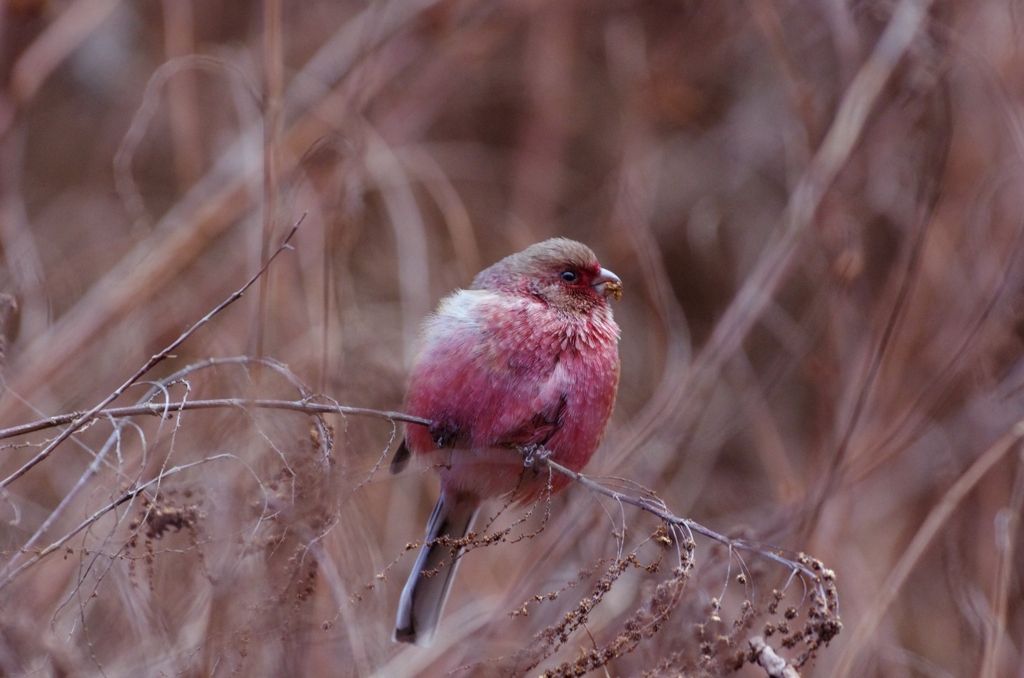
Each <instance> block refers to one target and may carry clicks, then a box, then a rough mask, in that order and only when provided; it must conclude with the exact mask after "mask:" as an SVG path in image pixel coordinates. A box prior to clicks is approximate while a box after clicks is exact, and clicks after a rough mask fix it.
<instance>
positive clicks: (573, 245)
mask: <svg viewBox="0 0 1024 678" xmlns="http://www.w3.org/2000/svg"><path fill="white" fill-rule="evenodd" d="M621 294H622V282H621V281H620V280H619V278H618V277H617V276H616V275H615V274H614V273H612V272H611V271H609V270H607V269H604V268H601V265H600V264H599V263H598V261H597V257H596V256H594V253H593V252H592V251H591V250H590V248H588V247H587V246H585V245H582V244H580V243H578V242H575V241H572V240H567V239H565V238H554V239H552V240H547V241H545V242H542V243H538V244H536V245H532V246H530V247H528V248H526V249H525V250H523V251H522V252H519V253H518V254H513V255H511V256H509V257H506V258H505V259H502V260H501V261H499V262H498V263H496V264H494V265H493V266H491V267H490V268H487V269H485V270H484V271H482V272H481V273H480V274H479V275H477V277H476V279H475V280H474V281H473V285H472V286H471V287H470V289H468V290H460V291H457V292H455V293H454V294H452V295H451V296H449V297H447V298H445V299H444V300H442V301H441V304H440V306H439V307H438V309H437V311H436V312H435V313H434V314H433V315H431V316H429V317H428V318H427V319H426V320H425V321H424V323H423V329H422V336H421V345H420V349H419V354H418V355H417V357H416V359H415V363H414V365H413V368H412V374H411V377H410V382H409V390H408V392H407V394H406V398H405V411H406V412H408V413H409V414H412V415H415V416H418V417H423V418H425V419H429V420H431V421H432V422H434V423H433V425H432V426H430V427H424V426H408V427H407V431H406V438H405V441H403V443H402V445H401V446H400V447H399V449H398V452H397V453H396V454H395V458H394V460H393V461H392V463H391V471H392V473H398V472H399V471H401V470H402V469H403V468H404V467H405V466H406V464H407V463H408V461H409V458H410V452H411V453H412V454H415V455H417V456H418V457H421V458H423V459H425V460H426V461H427V462H428V463H429V464H431V465H433V466H434V467H435V468H436V469H437V471H438V473H439V474H440V476H441V498H440V499H438V501H437V505H436V506H435V507H434V512H433V513H432V514H431V516H430V520H429V522H428V523H427V532H426V537H425V541H424V543H423V547H422V548H421V550H420V553H419V557H418V558H417V559H416V564H415V566H414V567H413V570H412V574H410V575H409V580H408V581H407V582H406V584H405V588H404V589H403V590H402V597H401V600H400V602H399V605H398V618H397V620H396V622H395V633H394V639H395V640H396V641H403V642H408V643H416V644H417V645H421V646H427V645H429V644H430V642H431V640H432V639H433V636H434V632H435V631H436V630H437V624H438V620H439V619H440V617H441V611H442V608H443V607H444V603H445V600H446V599H447V598H448V592H449V587H450V586H451V583H452V579H453V577H454V576H455V570H456V568H457V566H458V563H459V556H460V555H461V553H462V551H461V549H454V548H453V547H452V546H451V545H450V540H456V539H461V538H463V537H465V536H466V534H467V533H468V532H469V530H470V528H471V527H472V525H473V519H474V518H475V517H476V514H477V512H478V511H479V509H480V505H481V503H482V502H483V501H484V500H485V499H491V498H496V497H503V496H506V497H511V498H512V499H513V500H516V501H519V502H523V503H525V502H530V501H532V500H535V499H536V498H538V497H540V496H542V495H543V494H544V493H545V492H547V490H548V487H549V485H550V487H551V489H552V491H555V492H557V491H559V490H561V489H562V488H564V487H565V486H566V485H567V484H568V482H569V480H568V479H567V478H566V477H564V476H561V475H558V474H555V475H554V476H552V477H550V478H549V474H548V473H542V472H539V470H537V468H536V467H535V466H534V464H532V463H530V461H529V460H531V459H535V458H536V457H535V455H538V454H539V455H550V457H549V458H550V459H551V461H554V462H557V463H558V464H561V465H563V466H565V467H567V468H570V469H572V470H574V471H579V470H581V469H582V468H583V467H584V466H585V465H586V464H587V462H588V461H590V457H591V456H593V454H594V452H595V450H597V446H598V443H600V441H601V438H602V436H603V435H604V429H605V425H606V424H607V423H608V417H609V416H610V415H611V412H612V406H613V405H614V403H615V392H616V389H617V388H618V384H619V352H618V338H619V328H618V325H616V324H615V321H614V320H613V319H612V310H611V305H610V304H609V303H608V297H609V296H614V297H615V298H616V299H618V298H619V297H620V296H621ZM524 462H525V463H524ZM446 538H447V539H446ZM439 540H443V541H445V542H446V543H447V544H448V545H444V544H442V543H440V541H439Z"/></svg>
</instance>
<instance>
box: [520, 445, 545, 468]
mask: <svg viewBox="0 0 1024 678" xmlns="http://www.w3.org/2000/svg"><path fill="white" fill-rule="evenodd" d="M519 452H520V454H522V455H523V466H525V467H526V468H531V469H533V472H534V473H540V471H541V468H542V467H543V466H544V462H545V461H547V459H548V457H550V456H551V450H549V449H548V448H546V447H544V446H543V445H537V444H535V443H531V444H529V445H520V446H519Z"/></svg>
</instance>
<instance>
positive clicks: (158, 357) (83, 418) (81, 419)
mask: <svg viewBox="0 0 1024 678" xmlns="http://www.w3.org/2000/svg"><path fill="white" fill-rule="evenodd" d="M304 218H305V215H303V216H302V217H300V218H299V220H298V221H296V222H295V225H294V226H292V229H291V230H290V231H288V235H286V236H285V238H284V241H283V242H282V243H281V245H280V246H279V247H278V248H277V251H275V252H274V254H273V255H271V256H270V257H269V258H268V259H267V261H266V263H264V264H263V266H262V267H261V268H260V270H258V271H257V272H256V274H255V275H253V276H252V277H251V278H249V280H248V281H247V282H246V283H245V284H244V285H242V287H240V288H239V289H238V291H236V292H234V293H233V294H232V295H231V296H229V297H228V298H227V299H225V300H224V301H222V302H221V303H220V304H218V305H217V306H216V307H215V308H214V309H213V310H212V311H210V312H209V313H207V314H206V315H205V316H203V317H202V318H201V319H200V320H199V321H198V322H196V323H195V324H194V325H192V327H190V328H188V329H187V330H185V331H184V332H183V333H182V334H181V336H179V337H178V338H177V339H175V340H174V341H172V342H171V343H170V344H168V345H167V348H165V349H164V350H162V351H160V352H159V353H156V354H154V355H153V356H152V357H151V358H150V359H149V360H147V361H146V364H145V365H143V366H142V367H140V368H139V369H138V370H137V371H136V372H135V374H133V375H132V376H131V377H129V378H128V380H127V381H125V382H124V383H123V384H121V385H120V386H118V387H117V388H116V389H115V390H114V391H113V392H112V393H111V394H110V395H108V396H107V397H106V398H104V399H103V400H102V401H101V402H100V403H99V404H98V405H96V406H95V407H93V408H92V409H91V410H89V411H88V412H85V413H84V414H82V415H80V416H78V417H76V418H75V419H74V420H73V421H71V422H70V424H69V425H68V427H67V428H66V429H64V430H63V431H61V433H60V435H58V436H57V437H56V438H54V439H53V440H52V441H50V443H49V444H48V445H47V446H46V447H44V448H43V449H42V450H41V451H40V452H39V454H37V455H36V456H34V457H32V459H30V460H29V461H27V462H26V463H25V464H24V465H23V466H22V467H21V468H19V469H18V470H17V471H15V472H14V473H12V474H11V475H9V476H8V477H6V478H4V479H3V481H0V490H2V489H4V488H6V487H7V486H8V485H10V484H11V483H13V482H14V481H15V480H17V479H18V478H20V477H21V476H23V475H25V474H26V473H28V472H29V471H30V470H31V469H32V468H33V467H34V466H35V465H36V464H38V463H40V462H41V461H43V460H44V459H46V458H47V457H49V456H50V454H52V453H53V451H54V450H55V449H57V446H58V445H60V444H61V443H63V442H64V441H65V440H67V439H68V438H70V437H71V436H72V434H73V433H74V432H75V431H77V430H79V429H80V428H82V426H84V425H85V424H86V423H88V422H90V421H92V420H93V419H94V418H95V417H96V415H97V414H98V413H99V412H101V411H102V410H103V409H104V408H105V407H106V406H107V405H109V404H110V403H112V402H113V401H114V400H116V399H117V398H119V397H120V396H121V394H123V393H124V392H125V391H126V390H128V389H129V388H130V387H131V386H132V385H133V384H135V383H136V382H137V381H138V380H139V379H141V378H142V376H143V375H144V374H146V373H147V372H149V371H150V370H151V369H153V368H154V367H155V366H156V365H158V364H159V363H161V362H163V361H164V360H166V359H167V358H168V357H169V356H170V355H171V352H172V351H174V349H176V348H178V347H179V346H181V344H183V343H184V342H185V340H186V339H188V338H189V337H191V336H192V335H193V334H195V332H196V330H198V329H199V328H200V327H202V326H203V325H205V324H206V323H208V322H210V320H211V319H212V318H213V317H214V316H216V315H217V314H218V313H220V312H221V311H223V310H224V309H225V308H227V307H228V306H230V305H231V304H233V303H234V302H236V301H238V299H240V298H241V297H242V295H243V294H245V292H246V290H248V289H249V288H250V287H251V286H252V285H253V284H254V283H255V282H256V281H257V280H259V279H260V277H262V276H263V274H264V273H266V271H267V269H268V268H269V267H270V264H271V263H272V262H273V261H274V260H275V259H276V258H277V256H278V255H279V254H281V252H283V251H285V250H286V249H291V245H289V244H288V241H289V240H291V239H292V236H293V235H295V231H297V230H298V228H299V225H300V224H302V220H303V219H304Z"/></svg>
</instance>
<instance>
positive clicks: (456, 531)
mask: <svg viewBox="0 0 1024 678" xmlns="http://www.w3.org/2000/svg"><path fill="white" fill-rule="evenodd" d="M479 508H480V505H479V502H478V501H476V500H475V499H470V498H468V497H462V498H460V497H453V496H448V495H445V494H444V493H442V494H441V498H440V499H438V500H437V506H435V507H434V512H433V513H432V514H430V520H429V521H428V522H427V534H426V537H425V541H424V542H423V546H422V547H421V548H420V554H419V557H417V558H416V565H414V566H413V568H412V573H411V574H410V575H409V579H408V581H406V582H405V588H404V589H402V598H401V600H400V601H399V603H398V618H397V619H396V620H395V634H394V636H393V639H394V640H395V641H398V642H403V643H415V644H416V645H419V646H421V647H427V646H428V645H430V642H431V641H432V640H433V639H434V632H435V631H437V623H438V621H439V620H440V619H441V611H442V610H443V609H444V603H445V601H446V600H447V599H448V590H449V588H450V587H451V585H452V579H454V578H455V570H456V569H457V568H458V566H459V557H458V556H459V555H461V554H462V551H463V549H458V550H457V551H455V553H454V558H453V550H454V549H453V547H452V546H451V545H450V544H447V541H448V539H450V540H455V539H462V538H463V537H465V536H466V533H468V532H469V528H470V527H472V525H473V519H474V518H476V514H477V511H478V510H479ZM445 537H447V538H448V539H445ZM440 541H444V542H446V543H445V544H442V543H440Z"/></svg>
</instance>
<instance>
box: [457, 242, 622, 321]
mask: <svg viewBox="0 0 1024 678" xmlns="http://www.w3.org/2000/svg"><path fill="white" fill-rule="evenodd" d="M473 289H487V290H496V291H502V292H508V293H512V294H522V295H529V296H532V297H536V298H537V299H540V300H541V301H543V302H545V303H547V304H548V305H550V306H552V307H554V308H556V309H559V310H562V311H566V312H570V313H582V314H588V313H590V312H591V311H593V310H594V309H595V308H604V307H606V306H607V303H608V302H607V298H608V297H614V298H615V299H618V298H619V297H621V296H622V281H621V280H619V277H618V276H617V275H615V274H614V273H612V272H611V271H609V270H608V269H606V268H601V264H600V263H598V261H597V256H595V255H594V252H593V251H592V250H591V249H590V248H589V247H587V246H586V245H584V244H582V243H578V242H576V241H575V240H569V239H567V238H552V239H551V240H545V241H544V242H540V243H537V244H536V245H531V246H530V247H527V248H526V249H525V250H523V251H522V252H518V253H516V254H513V255H511V256H508V257H505V258H504V259H502V260H501V261H499V262H498V263H496V264H494V265H493V266H491V267H490V268H487V269H485V270H483V271H481V272H480V274H479V275H477V277H476V279H475V280H474V281H473Z"/></svg>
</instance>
